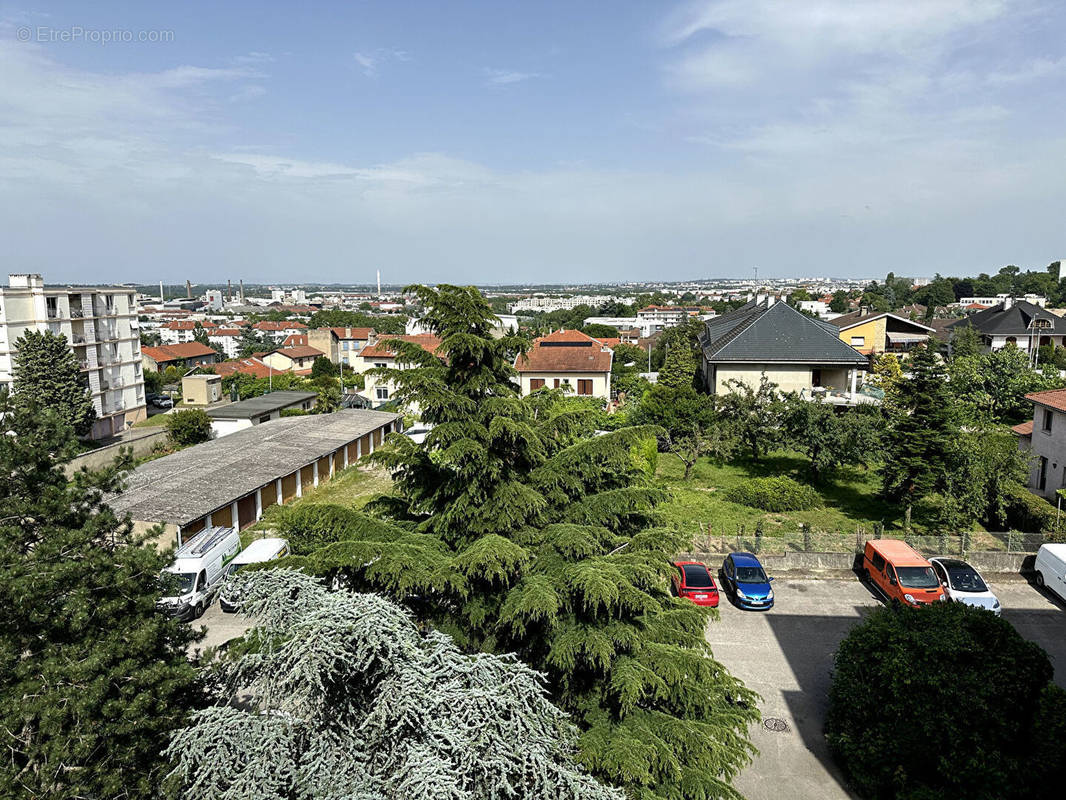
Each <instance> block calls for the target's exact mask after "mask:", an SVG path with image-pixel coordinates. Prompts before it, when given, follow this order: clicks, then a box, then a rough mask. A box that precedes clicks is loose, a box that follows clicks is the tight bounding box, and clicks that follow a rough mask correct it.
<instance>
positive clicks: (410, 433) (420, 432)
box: [403, 424, 433, 444]
mask: <svg viewBox="0 0 1066 800" xmlns="http://www.w3.org/2000/svg"><path fill="white" fill-rule="evenodd" d="M431 430H433V426H432V425H422V424H418V425H415V426H413V427H411V428H408V429H407V430H405V431H404V432H403V435H404V436H407V437H409V438H410V439H411V441H412V442H414V443H415V444H422V443H423V442H424V441H426V434H427V433H429V432H430V431H431Z"/></svg>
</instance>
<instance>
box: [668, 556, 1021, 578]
mask: <svg viewBox="0 0 1066 800" xmlns="http://www.w3.org/2000/svg"><path fill="white" fill-rule="evenodd" d="M726 555H727V554H726V553H682V554H681V555H679V556H678V559H679V560H686V561H703V562H704V563H706V564H707V566H709V567H710V568H711V570H712V571H714V570H716V569H717V568H718V566H719V565H720V564H721V563H722V560H723V559H724V558H725V557H726ZM964 558H965V559H966V561H968V562H969V563H971V564H973V565H974V566H975V567H976V568H977V570H978V571H979V572H982V573H989V574H994V573H999V574H1015V575H1016V574H1019V573H1023V572H1031V571H1032V569H1033V559H1034V558H1035V556H1034V554H1033V553H1000V552H994V551H974V552H970V553H967V554H966V555H965V556H964ZM759 560H760V561H761V562H762V563H763V566H765V567H766V569H767V571H768V572H769V573H770V574H771V575H772V574H773V573H774V572H786V571H797V572H805V571H817V570H838V571H839V570H849V569H857V568H858V567H859V566H861V564H862V554H861V553H808V552H804V551H789V552H787V553H784V554H774V553H766V554H763V555H760V556H759Z"/></svg>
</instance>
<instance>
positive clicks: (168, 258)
mask: <svg viewBox="0 0 1066 800" xmlns="http://www.w3.org/2000/svg"><path fill="white" fill-rule="evenodd" d="M805 8H806V10H805V11H804V13H802V14H801V13H798V11H797V9H798V5H796V4H789V3H775V2H770V1H769V0H767V1H766V2H746V3H740V2H735V1H734V0H708V1H706V2H694V3H682V4H671V5H669V6H662V7H660V6H657V5H652V4H641V3H625V4H619V5H617V6H615V7H613V8H612V12H611V13H610V14H607V13H604V12H603V11H602V10H601V9H598V8H595V7H593V6H592V5H591V4H590V5H588V6H574V5H573V4H563V3H555V4H537V5H535V6H534V5H529V4H521V3H499V4H498V3H492V4H489V3H480V4H479V3H462V4H448V5H447V6H445V5H444V4H430V3H416V4H407V5H405V6H403V7H402V9H401V8H397V7H394V6H390V5H386V4H381V3H367V4H360V5H348V4H343V5H342V4H329V3H326V4H320V5H317V6H315V7H314V8H313V9H312V10H311V11H312V13H305V14H304V15H300V16H296V15H295V14H294V13H293V12H291V11H289V10H288V9H285V8H283V7H282V6H280V5H277V4H264V5H257V6H255V7H252V6H247V5H244V4H229V5H226V6H221V7H220V6H216V5H211V4H197V3H193V4H183V5H180V6H171V7H162V6H161V7H156V8H150V7H136V6H134V7H123V5H122V4H118V3H101V4H94V6H93V7H92V8H84V7H81V6H79V5H78V4H73V3H60V2H56V3H45V4H43V5H41V6H39V7H37V8H36V9H34V10H29V9H25V8H19V7H17V6H14V5H11V4H6V3H5V4H3V5H0V69H2V71H3V73H4V74H5V80H4V81H3V82H2V85H0V108H3V109H5V113H4V114H3V115H0V142H3V152H4V155H3V156H2V157H0V182H2V184H3V185H4V187H5V189H4V191H3V192H0V236H2V237H3V239H4V241H5V243H6V244H7V245H8V247H7V254H8V258H9V271H12V272H42V273H44V274H46V275H47V276H49V279H50V280H55V281H57V282H68V281H69V282H90V283H103V282H138V283H147V284H151V283H153V282H155V281H158V280H159V279H163V280H164V281H166V282H168V283H169V282H175V283H176V282H178V281H184V280H185V279H189V280H192V281H194V282H198V283H206V284H211V283H212V282H216V283H217V281H218V276H220V275H226V276H232V278H233V279H237V278H240V277H244V278H245V279H249V278H251V279H253V280H258V281H262V282H276V283H286V284H293V283H296V284H299V283H316V282H321V283H358V284H365V283H372V282H373V277H374V273H375V271H376V270H378V269H380V270H381V271H382V273H383V276H386V278H387V279H389V280H390V281H395V282H398V283H411V282H427V283H436V282H449V283H477V284H481V285H492V284H504V285H513V284H574V283H597V282H604V283H616V282H623V281H650V280H671V281H681V280H699V279H703V278H715V277H722V278H724V277H735V278H744V277H746V276H747V275H748V274H750V271H751V269H752V267H753V266H754V265H756V264H757V265H758V266H759V275H760V277H765V278H767V279H771V278H779V277H783V276H787V275H797V274H802V275H834V276H839V277H858V276H865V275H884V274H885V273H886V272H888V271H895V272H896V273H897V274H903V275H912V276H931V275H933V274H934V273H937V272H940V273H943V274H957V275H965V274H977V273H979V272H995V271H996V270H997V269H998V268H999V267H1001V266H1003V265H1005V264H1008V263H1013V264H1017V265H1018V266H1020V267H1022V268H1023V269H1038V270H1039V269H1043V268H1044V267H1045V266H1046V265H1047V264H1048V263H1049V262H1051V261H1055V260H1057V259H1059V258H1062V257H1063V256H1064V255H1066V243H1064V242H1063V240H1062V230H1063V225H1062V211H1061V209H1062V206H1063V203H1062V201H1063V199H1064V198H1063V196H1064V190H1063V187H1062V182H1061V177H1060V176H1059V175H1058V171H1057V170H1055V169H1053V165H1055V164H1061V163H1064V160H1066V139H1064V137H1063V136H1062V134H1061V131H1062V130H1063V129H1064V125H1063V122H1064V120H1063V116H1064V111H1063V108H1064V105H1063V103H1062V100H1063V94H1064V93H1066V89H1064V82H1063V80H1062V78H1063V77H1064V75H1066V57H1064V55H1063V53H1062V44H1061V42H1062V40H1063V36H1062V34H1063V33H1064V32H1066V10H1064V9H1063V8H1061V7H1058V6H1055V5H1053V4H1051V5H1048V4H1042V3H1039V2H1029V0H1017V1H1016V2H1007V0H1002V1H1001V0H972V1H968V0H935V1H931V2H926V3H922V4H901V3H892V2H883V3H878V2H875V3H865V4H862V5H861V6H857V5H855V4H853V3H848V2H843V0H819V2H816V3H813V4H806V6H805ZM127 38H128V39H129V40H128V41H127V40H126V39H127Z"/></svg>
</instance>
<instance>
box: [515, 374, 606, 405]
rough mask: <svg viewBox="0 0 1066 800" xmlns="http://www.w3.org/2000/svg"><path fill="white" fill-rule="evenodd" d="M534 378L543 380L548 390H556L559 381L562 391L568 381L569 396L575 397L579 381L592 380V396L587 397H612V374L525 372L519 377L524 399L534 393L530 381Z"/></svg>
mask: <svg viewBox="0 0 1066 800" xmlns="http://www.w3.org/2000/svg"><path fill="white" fill-rule="evenodd" d="M534 378H540V379H541V380H543V381H544V387H545V388H546V389H554V388H555V381H556V379H558V380H559V388H560V389H562V388H563V383H564V381H568V382H569V383H570V391H569V394H571V395H574V396H577V382H578V380H591V381H592V394H591V395H585V396H586V397H600V398H603V399H604V400H607V399H609V398H610V396H611V373H609V372H586V373H577V372H523V373H521V374H520V375H519V380H520V382H521V384H522V396H523V397H524V396H525V395H527V394H529V393H530V392H532V391H533V389H532V388H531V387H530V381H531V380H533V379H534Z"/></svg>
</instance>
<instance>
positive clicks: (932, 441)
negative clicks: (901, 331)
mask: <svg viewBox="0 0 1066 800" xmlns="http://www.w3.org/2000/svg"><path fill="white" fill-rule="evenodd" d="M909 368H910V373H911V375H910V378H907V379H905V380H903V381H900V382H899V384H897V386H896V389H895V391H894V392H892V394H891V395H889V396H888V398H887V400H888V402H887V403H886V412H887V419H888V425H887V429H886V431H885V436H884V440H883V443H882V456H883V463H882V465H881V487H882V492H883V494H884V495H885V497H887V498H889V499H891V500H895V501H898V502H899V503H901V504H902V505H903V509H904V525H905V527H907V528H909V527H910V522H911V511H912V509H913V507H914V504H915V502H917V501H918V500H919V499H921V498H922V497H924V496H926V495H928V494H932V493H933V492H937V491H939V490H940V489H941V488H943V486H944V485H945V481H946V477H947V475H948V474H949V473H950V471H951V460H952V459H951V456H952V451H953V448H952V444H953V442H954V441H955V439H956V438H957V436H958V425H957V423H956V420H955V412H954V404H953V402H952V398H951V395H950V394H949V392H948V387H947V381H946V379H945V375H944V368H943V366H942V364H941V362H940V359H939V358H938V357H937V356H936V354H934V353H932V352H930V351H929V350H928V349H927V348H925V347H918V348H916V349H915V350H913V351H912V353H911V358H910V362H909Z"/></svg>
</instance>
